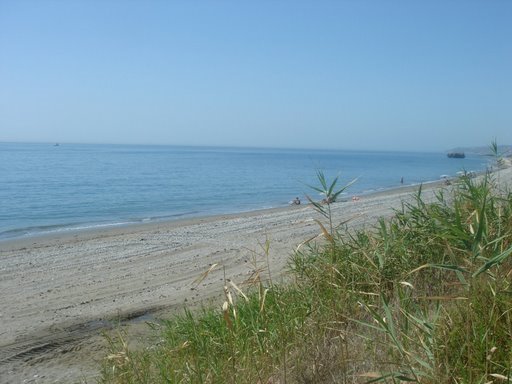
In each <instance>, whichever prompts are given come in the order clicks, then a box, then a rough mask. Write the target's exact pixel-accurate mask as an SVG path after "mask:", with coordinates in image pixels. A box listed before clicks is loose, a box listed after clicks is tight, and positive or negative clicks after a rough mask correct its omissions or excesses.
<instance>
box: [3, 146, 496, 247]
mask: <svg viewBox="0 0 512 384" xmlns="http://www.w3.org/2000/svg"><path fill="white" fill-rule="evenodd" d="M488 165H489V158H488V157H483V156H478V155H467V156H466V158H464V159H454V158H448V157H447V156H446V153H443V152H439V153H435V152H386V151H349V150H309V149H265V148H221V147H185V146H165V145H96V144H60V145H58V144H54V143H52V144H41V143H38V144H34V143H29V144H27V143H0V241H2V240H6V239H14V238H20V237H27V236H34V235H44V234H52V233H58V232H67V231H76V230H84V229H93V228H103V227H113V226H122V225H128V224H135V223H144V222H155V221H163V220H177V219H182V218H192V217H199V216H211V215H218V214H231V213H240V212H247V211H253V210H259V209H265V208H276V207H285V206H287V205H289V204H290V202H291V201H292V200H293V199H295V198H296V197H299V198H300V199H301V200H302V201H306V195H308V196H310V197H311V198H313V199H320V198H321V196H319V194H318V192H316V191H315V190H314V189H312V188H311V186H319V183H318V179H317V172H318V171H322V172H323V173H324V174H325V175H326V177H327V179H328V180H333V179H334V178H336V177H338V182H337V186H338V187H339V188H341V187H343V186H345V185H346V184H348V183H350V182H351V181H353V180H356V181H355V182H354V183H353V184H352V185H350V187H348V188H347V189H346V190H345V192H344V194H343V195H342V198H346V199H349V198H350V197H351V196H354V195H358V196H361V195H365V194H368V193H372V192H377V191H383V190H386V189H391V188H396V187H400V186H401V185H402V183H401V182H402V180H403V185H420V184H422V183H427V182H431V181H436V180H439V179H440V178H441V177H442V176H444V175H447V176H456V175H457V173H458V172H464V171H475V172H478V171H483V170H485V169H486V168H487V167H488Z"/></svg>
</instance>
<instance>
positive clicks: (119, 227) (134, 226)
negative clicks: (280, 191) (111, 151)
mask: <svg viewBox="0 0 512 384" xmlns="http://www.w3.org/2000/svg"><path fill="white" fill-rule="evenodd" d="M454 178H455V176H454ZM443 184H444V180H441V179H440V180H433V181H426V182H424V183H415V184H408V185H398V186H394V187H389V188H382V189H378V190H372V191H368V192H362V193H361V194H347V195H346V196H348V197H346V198H345V197H342V198H340V199H339V202H348V201H350V198H351V197H352V196H359V197H365V198H366V197H373V196H379V195H381V194H388V193H394V192H399V191H404V190H415V189H418V188H419V186H420V185H423V186H426V187H430V186H433V187H435V186H441V185H443ZM308 204H309V203H302V204H301V205H300V206H299V207H304V206H307V205H308ZM294 208H298V206H295V205H293V204H287V205H283V206H276V207H272V208H259V209H254V210H246V211H237V212H228V213H215V214H211V215H208V214H197V215H190V216H189V215H186V216H181V217H177V218H162V219H154V220H147V221H145V220H144V219H136V220H137V221H134V222H126V223H119V224H116V223H115V222H112V223H105V224H94V223H89V224H88V223H84V224H81V226H82V227H79V228H73V227H67V226H66V225H63V226H62V227H59V228H58V229H56V230H54V231H44V232H35V233H30V234H23V235H19V236H12V237H11V236H9V237H0V251H1V250H2V249H4V248H5V249H8V250H12V249H13V248H14V247H16V245H15V244H16V243H21V244H26V245H29V244H30V243H32V242H34V241H36V242H37V241H44V240H45V239H48V240H51V239H60V240H64V239H67V238H76V236H77V235H78V236H80V237H81V236H84V237H87V236H88V235H94V234H96V233H103V232H106V231H112V232H116V231H124V230H126V231H133V230H135V231H137V230H140V229H142V228H144V227H146V226H148V228H149V226H158V225H162V224H163V225H172V224H176V225H177V226H179V225H181V224H183V225H186V224H187V223H190V224H193V223H196V222H204V221H211V220H217V219H221V218H229V217H235V216H245V215H257V214H263V213H272V212H274V211H275V212H279V211H282V210H288V209H294ZM83 226H87V227H85V228H84V227H83ZM23 230H24V228H19V229H13V230H10V231H7V232H12V231H23ZM26 245H24V246H26Z"/></svg>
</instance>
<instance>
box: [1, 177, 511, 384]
mask: <svg viewBox="0 0 512 384" xmlns="http://www.w3.org/2000/svg"><path fill="white" fill-rule="evenodd" d="M500 178H501V180H502V181H507V182H510V180H511V179H512V177H511V169H506V170H504V171H502V172H501V173H500ZM438 188H444V186H443V184H442V183H433V184H429V185H428V186H426V187H424V197H425V199H426V200H428V199H431V198H432V196H433V192H434V191H435V190H436V189H438ZM416 190H417V187H403V188H398V189H395V190H390V191H386V192H381V193H376V194H373V195H368V196H361V197H360V199H359V200H357V201H346V202H339V203H334V204H333V205H332V208H333V217H334V222H343V221H346V220H348V226H349V227H350V228H361V227H363V226H365V225H373V224H375V222H376V219H377V218H379V217H382V216H384V217H386V216H389V215H391V214H392V211H393V209H398V208H400V206H401V202H402V201H403V200H407V199H410V198H411V196H412V192H413V191H416ZM319 218H320V217H319V215H318V213H316V212H315V211H314V210H313V209H312V207H310V206H308V205H300V206H290V207H286V208H281V209H272V210H264V211H257V212H250V213H243V214H237V215H224V216H215V217H205V218H197V219H190V220H181V221H173V222H161V223H148V224H142V225H137V226H127V227H119V228H110V229H107V230H95V231H82V232H76V233H67V234H60V235H51V236H44V237H33V238H26V239H18V240H12V241H4V242H0V290H1V292H2V296H1V299H0V304H1V305H0V323H1V327H0V383H50V382H51V383H55V382H57V383H73V382H86V381H87V382H94V377H96V376H97V375H98V369H99V364H98V362H99V361H101V359H102V358H103V357H104V356H105V353H106V349H105V339H104V337H102V336H101V332H102V331H103V330H105V329H109V328H111V327H112V326H113V325H114V324H116V323H117V322H122V323H123V324H126V325H127V326H128V327H129V333H130V334H131V335H132V338H133V340H134V342H135V337H134V336H133V335H141V336H142V337H147V335H148V334H149V333H148V327H147V326H146V325H145V323H144V320H148V319H153V318H155V317H158V316H165V315H168V314H171V313H175V312H176V311H181V310H182V309H183V308H184V307H185V306H187V307H194V306H196V307H197V306H198V304H199V303H205V302H211V303H212V304H213V305H217V304H218V303H219V297H220V296H221V295H222V292H223V286H224V282H225V278H228V279H231V280H233V281H234V282H236V283H237V284H242V283H243V281H244V280H246V279H247V278H248V277H249V276H250V275H251V274H252V273H253V272H254V271H255V270H256V269H258V268H260V267H265V262H264V260H265V257H264V255H263V251H262V247H261V244H264V243H265V241H267V240H268V241H269V242H270V255H269V260H270V271H271V274H272V278H273V280H274V282H279V281H282V280H283V279H286V264H287V262H288V258H289V256H290V255H291V254H292V253H293V252H294V250H295V249H296V247H297V246H298V245H299V244H300V243H301V242H303V241H304V240H306V239H309V238H312V237H314V236H316V235H318V234H319V232H320V231H319V227H318V225H317V224H316V223H315V221H314V220H315V219H319ZM255 261H256V265H255ZM214 264H217V267H216V268H215V269H214V270H213V271H212V272H211V273H209V274H208V276H207V277H206V278H205V279H204V280H202V281H201V282H200V283H199V284H198V283H197V279H198V278H199V277H200V276H201V275H202V274H203V273H204V272H205V271H207V270H208V269H209V268H210V267H211V266H212V265H214Z"/></svg>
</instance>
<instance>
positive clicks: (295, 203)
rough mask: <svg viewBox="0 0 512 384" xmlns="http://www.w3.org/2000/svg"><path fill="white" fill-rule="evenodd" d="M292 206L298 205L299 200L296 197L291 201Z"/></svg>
mask: <svg viewBox="0 0 512 384" xmlns="http://www.w3.org/2000/svg"><path fill="white" fill-rule="evenodd" d="M293 204H294V205H300V199H299V198H298V197H296V198H295V199H294V200H293Z"/></svg>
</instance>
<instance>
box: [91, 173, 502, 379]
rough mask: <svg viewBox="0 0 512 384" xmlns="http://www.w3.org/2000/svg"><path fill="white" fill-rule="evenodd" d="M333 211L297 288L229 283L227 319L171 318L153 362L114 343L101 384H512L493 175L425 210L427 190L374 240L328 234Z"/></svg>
mask: <svg viewBox="0 0 512 384" xmlns="http://www.w3.org/2000/svg"><path fill="white" fill-rule="evenodd" d="M321 176H322V177H323V175H321ZM322 180H323V183H322V188H321V189H322V190H323V191H324V192H326V198H328V197H329V196H328V195H329V194H331V195H333V194H336V192H335V183H333V184H330V185H329V184H328V183H327V182H326V181H325V178H323V179H320V181H322ZM329 203H330V202H329V200H327V201H326V204H327V205H320V204H317V205H315V206H316V207H317V209H318V210H319V212H320V214H321V217H323V220H327V225H324V224H322V222H321V221H320V220H319V221H318V223H319V225H320V227H321V231H322V233H323V236H324V240H325V241H322V242H318V241H317V242H315V243H312V242H311V243H309V244H307V245H306V246H305V247H302V248H301V250H300V251H298V252H297V253H296V254H294V255H293V256H292V257H291V259H290V270H291V273H292V275H293V281H292V282H290V283H289V284H287V285H286V286H277V285H274V284H272V283H271V282H270V281H269V279H268V278H266V276H264V271H260V274H258V275H257V276H255V277H253V279H252V285H251V286H250V287H248V286H244V292H242V289H240V288H239V287H238V286H236V285H235V284H233V283H231V282H229V281H227V282H226V289H225V296H226V300H225V303H224V306H223V310H222V311H219V310H213V309H212V310H210V309H204V310H203V311H201V312H199V313H194V314H193V313H191V312H186V313H185V314H183V315H181V316H177V317H175V318H173V319H171V320H168V321H166V322H165V323H164V324H163V325H160V326H156V328H158V329H156V330H155V332H160V333H161V338H160V342H159V343H157V344H155V345H152V346H150V347H148V348H146V349H144V350H139V351H132V350H130V349H129V348H128V347H127V346H126V344H125V343H124V341H123V337H122V336H121V335H120V336H119V337H117V338H114V339H110V342H111V349H112V351H111V354H110V355H109V356H108V357H107V358H106V359H105V363H104V367H103V377H102V379H101V382H102V383H362V382H389V383H392V382H393V383H398V382H421V383H508V382H512V313H511V312H512V287H511V284H512V260H511V257H510V255H511V254H512V194H511V193H509V192H504V191H500V190H498V188H497V185H496V184H495V180H493V178H492V175H487V176H485V177H483V179H482V180H477V179H471V178H462V179H461V180H460V182H458V183H457V184H456V185H454V186H453V187H452V189H450V190H444V191H440V192H438V194H437V196H436V200H435V202H433V203H428V204H427V203H426V202H425V201H424V199H423V197H422V191H421V189H420V190H419V191H418V192H417V193H416V195H415V198H414V201H413V202H412V203H404V204H403V206H402V209H400V210H399V211H397V212H396V213H395V215H394V217H393V218H392V219H390V220H380V221H379V222H378V223H376V224H375V226H374V228H372V229H371V230H366V231H363V230H358V231H348V230H340V229H339V227H337V226H335V225H333V221H332V220H333V218H332V217H331V215H330V209H329V205H328V204H329ZM266 249H267V250H268V248H266Z"/></svg>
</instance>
